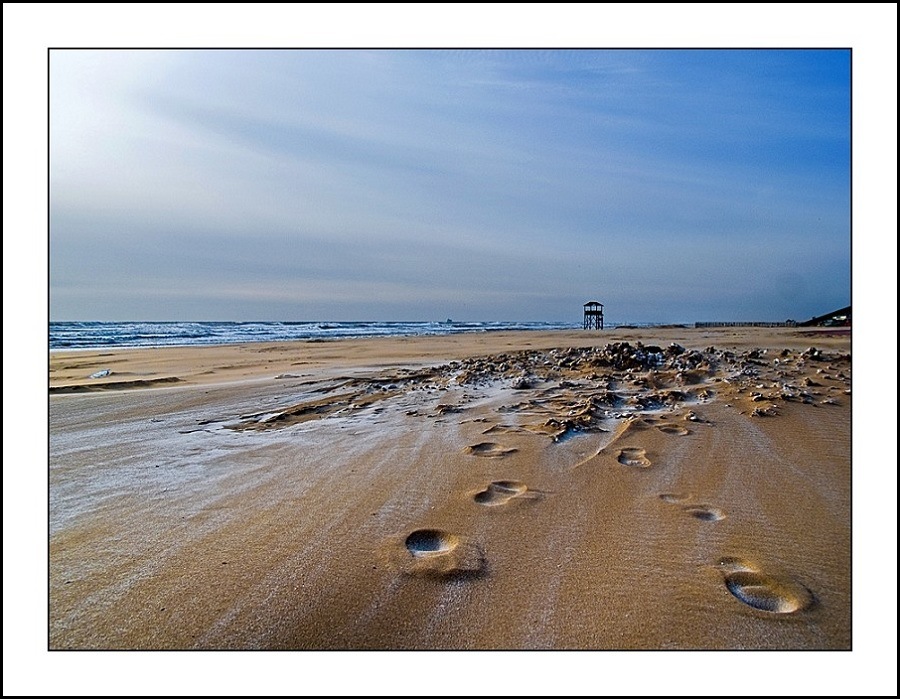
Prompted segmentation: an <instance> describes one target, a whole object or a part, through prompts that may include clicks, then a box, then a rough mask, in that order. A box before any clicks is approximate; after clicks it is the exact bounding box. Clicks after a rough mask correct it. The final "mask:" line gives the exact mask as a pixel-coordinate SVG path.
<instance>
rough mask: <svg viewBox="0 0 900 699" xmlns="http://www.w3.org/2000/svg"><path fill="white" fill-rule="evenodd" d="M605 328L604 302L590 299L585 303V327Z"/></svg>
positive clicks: (586, 328)
mask: <svg viewBox="0 0 900 699" xmlns="http://www.w3.org/2000/svg"><path fill="white" fill-rule="evenodd" d="M590 328H596V329H597V330H603V304H602V303H600V302H599V301H588V302H587V303H586V304H584V329H585V330H588V329H590Z"/></svg>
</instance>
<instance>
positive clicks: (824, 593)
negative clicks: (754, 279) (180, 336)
mask: <svg viewBox="0 0 900 699" xmlns="http://www.w3.org/2000/svg"><path fill="white" fill-rule="evenodd" d="M104 372H108V373H106V374H105V375H103V376H100V377H99V378H89V377H90V375H92V374H99V373H104ZM49 382H50V464H49V466H50V469H49V500H50V517H49V525H50V541H49V566H50V569H49V572H50V580H49V584H50V585H49V591H50V604H49V622H50V626H49V646H50V648H51V649H321V650H324V649H393V650H400V649H454V650H456V649H508V650H518V649H590V650H607V649H623V650H624V649H783V650H787V649H803V650H813V649H850V648H851V645H852V637H851V602H852V600H851V458H850V456H851V454H850V448H851V353H850V335H849V332H847V331H846V330H837V329H802V328H768V329H767V328H721V329H693V328H668V329H666V328H658V329H652V330H646V329H634V330H626V329H619V330H606V331H603V332H581V331H577V332H575V331H572V332H569V331H565V332H563V331H560V332H544V333H529V332H508V333H503V332H498V333H481V334H464V335H454V336H444V337H409V338H376V339H367V340H341V341H319V342H287V343H271V344H247V345H229V346H216V347H194V348H167V349H140V350H111V351H102V352H97V351H90V352H87V351H65V352H54V353H51V355H50V376H49Z"/></svg>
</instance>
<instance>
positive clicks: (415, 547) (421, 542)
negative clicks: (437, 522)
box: [404, 529, 459, 557]
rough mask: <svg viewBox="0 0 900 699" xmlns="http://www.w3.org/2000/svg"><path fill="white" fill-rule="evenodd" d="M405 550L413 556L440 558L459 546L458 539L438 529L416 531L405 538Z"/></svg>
mask: <svg viewBox="0 0 900 699" xmlns="http://www.w3.org/2000/svg"><path fill="white" fill-rule="evenodd" d="M404 543H405V544H406V550H407V551H409V552H410V553H411V554H412V555H413V556H418V557H422V556H440V555H441V554H444V553H447V552H448V551H452V550H453V549H455V548H456V547H457V546H458V545H459V537H458V536H456V535H455V534H449V533H447V532H443V531H441V530H440V529H417V530H416V531H414V532H413V533H412V534H410V535H409V536H407V537H406V541H405V542H404Z"/></svg>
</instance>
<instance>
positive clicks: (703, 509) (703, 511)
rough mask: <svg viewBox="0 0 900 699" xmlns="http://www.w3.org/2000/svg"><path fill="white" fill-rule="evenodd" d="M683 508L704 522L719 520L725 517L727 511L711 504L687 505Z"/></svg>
mask: <svg viewBox="0 0 900 699" xmlns="http://www.w3.org/2000/svg"><path fill="white" fill-rule="evenodd" d="M681 509H682V510H684V511H685V512H687V513H688V514H689V515H690V516H691V517H694V518H696V519H701V520H703V521H704V522H718V521H719V520H720V519H725V513H724V512H723V511H722V510H720V509H719V508H718V507H712V506H710V505H685V506H684V507H682V508H681Z"/></svg>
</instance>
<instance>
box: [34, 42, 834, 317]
mask: <svg viewBox="0 0 900 699" xmlns="http://www.w3.org/2000/svg"><path fill="white" fill-rule="evenodd" d="M50 127H51V128H50V135H51V138H50V156H51V159H50V183H51V205H50V211H51V226H50V312H51V320H125V319H131V320H141V319H147V320H150V319H154V320H207V319H209V320H217V319H222V320H250V319H255V320H270V319H271V320H281V319H284V320H304V319H309V320H313V319H331V320H366V319H373V320H375V319H383V320H433V319H443V318H447V317H452V318H454V319H458V320H570V319H571V320H576V321H577V320H578V318H579V316H580V310H581V309H580V307H581V304H582V303H583V302H584V301H586V300H588V299H594V298H596V299H598V300H601V301H603V302H604V303H605V304H606V306H607V317H608V319H609V320H612V321H615V322H620V323H621V322H628V321H645V322H691V321H694V320H754V319H760V320H783V319H785V318H796V319H805V318H809V317H811V316H813V315H818V314H820V313H823V312H826V311H829V310H833V309H835V308H838V307H841V306H843V305H846V304H848V303H849V302H850V52H849V51H846V50H762V49H760V50H748V51H740V50H721V51H710V50H663V51H651V50H504V51H484V50H454V51H436V50H370V51H361V50H333V51H320V50H301V51H246V50H245V51H209V50H205V51H204V50H199V51H184V50H177V51H87V50H77V51H68V50H56V51H52V52H51V54H50Z"/></svg>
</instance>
